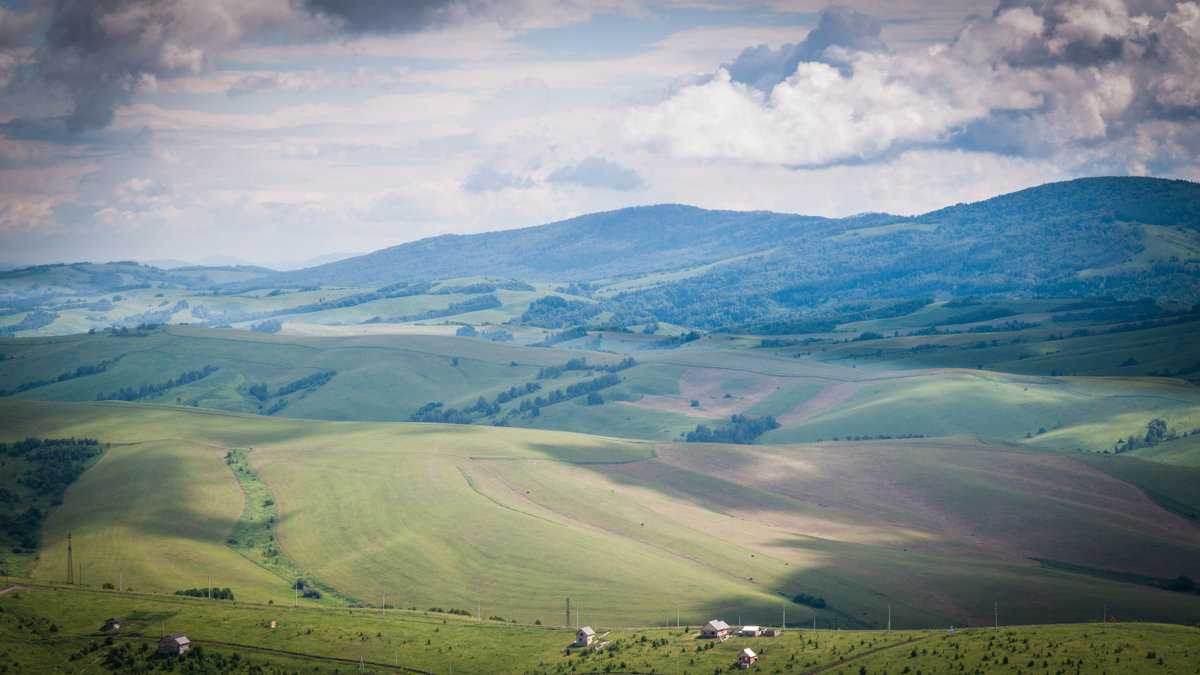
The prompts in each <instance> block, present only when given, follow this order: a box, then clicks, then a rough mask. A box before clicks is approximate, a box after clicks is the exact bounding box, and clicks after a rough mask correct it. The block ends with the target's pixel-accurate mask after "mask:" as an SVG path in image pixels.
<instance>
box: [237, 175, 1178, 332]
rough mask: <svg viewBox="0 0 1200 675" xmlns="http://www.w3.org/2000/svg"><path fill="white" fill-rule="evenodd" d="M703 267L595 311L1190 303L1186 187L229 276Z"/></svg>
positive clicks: (476, 242) (726, 318) (666, 224)
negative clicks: (1044, 298)
mask: <svg viewBox="0 0 1200 675" xmlns="http://www.w3.org/2000/svg"><path fill="white" fill-rule="evenodd" d="M715 263H721V264H716V265H715V267H712V268H711V269H708V270H707V271H704V272H703V273H700V274H696V275H691V276H688V277H687V278H684V279H680V280H677V281H672V282H667V283H661V284H658V285H656V286H654V287H653V288H648V289H640V290H634V291H630V292H627V293H623V294H621V295H620V296H618V297H616V298H610V299H608V300H607V301H606V309H609V310H610V311H613V312H614V314H615V315H616V317H617V318H618V320H619V321H624V322H638V321H642V320H648V319H657V320H665V321H670V322H672V323H680V324H683V325H694V326H697V327H705V328H715V327H721V326H729V325H743V324H750V323H754V322H757V321H764V320H768V319H771V318H772V317H777V316H779V315H794V314H805V313H811V312H814V311H819V310H820V309H821V308H822V307H827V306H830V305H836V304H839V303H847V302H855V301H868V300H870V301H879V300H886V299H906V298H907V299H911V298H916V297H923V296H966V295H998V296H1006V297H1029V296H1034V295H1058V296H1064V297H1073V296H1092V295H1113V296H1115V297H1118V298H1125V299H1130V298H1135V297H1142V296H1148V297H1153V298H1155V299H1158V300H1172V301H1180V302H1200V185H1198V184H1196V183H1191V182H1188V181H1180V180H1166V179H1157V178H1140V177H1103V178H1082V179H1077V180H1072V181H1066V182H1060V183H1050V184H1046V185H1042V186H1038V187H1034V188H1029V189H1026V190H1021V191H1019V192H1014V193H1010V194H1006V195H1001V196H998V197H993V198H991V199H988V200H984V201H981V202H975V203H971V204H957V205H954V206H949V207H946V208H943V209H939V210H936V211H932V212H929V213H926V214H922V215H918V216H911V217H903V216H894V215H888V214H878V213H872V214H863V215H859V216H853V217H849V218H841V219H828V218H819V217H811V216H799V215H792V214H782V213H773V212H765V211H753V212H735V211H708V210H704V209H699V208H696V207H691V206H681V205H675V204H671V205H659V206H643V207H634V208H628V209H621V210H618V211H610V212H605V213H596V214H591V215H586V216H580V217H578V218H572V219H570V220H564V221H560V222H557V223H550V224H547V225H540V226H536V227H529V228H524V229H518V230H505V231H499V232H489V233H484V234H475V235H443V236H440V237H434V238H430V239H423V240H420V241H416V242H411V243H408V244H402V245H399V246H393V247H390V248H387V249H383V250H380V251H376V252H374V253H370V254H367V255H364V256H359V257H356V258H350V259H347V260H341V261H338V262H335V263H330V264H327V265H322V266H319V267H314V268H309V269H305V270H298V271H295V272H288V273H282V274H274V275H269V276H267V277H265V278H263V279H259V280H251V281H245V282H241V284H242V285H244V286H249V285H258V286H261V285H264V284H268V285H275V286H299V285H319V284H337V285H347V286H381V285H385V284H394V283H402V282H403V283H414V282H421V281H431V280H437V279H446V278H454V277H462V276H472V275H492V276H502V277H509V278H514V279H521V280H526V281H560V282H572V281H596V280H610V279H617V278H633V277H639V276H644V275H648V274H654V273H660V272H672V271H680V270H690V269H695V268H698V267H701V266H704V265H714V264H715ZM235 287H236V286H235Z"/></svg>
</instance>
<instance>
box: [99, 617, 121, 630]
mask: <svg viewBox="0 0 1200 675" xmlns="http://www.w3.org/2000/svg"><path fill="white" fill-rule="evenodd" d="M122 621H124V619H122V618H121V617H119V616H114V617H113V618H111V619H107V620H106V621H105V622H104V628H101V629H100V630H117V629H119V628H120V627H121V622H122Z"/></svg>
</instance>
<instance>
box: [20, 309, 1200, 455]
mask: <svg viewBox="0 0 1200 675" xmlns="http://www.w3.org/2000/svg"><path fill="white" fill-rule="evenodd" d="M1031 302H1032V301H1031ZM1173 335H1175V337H1173V338H1172V339H1178V338H1179V335H1178V334H1177V333H1175V334H1173ZM1125 336H1126V334H1125V333H1122V334H1119V335H1118V336H1117V337H1120V338H1121V339H1122V340H1123V339H1125ZM643 337H646V336H643ZM1102 337H1104V338H1106V339H1110V340H1112V339H1115V338H1114V337H1113V336H1102ZM904 339H908V338H890V339H888V340H877V341H870V342H879V343H883V342H894V341H895V340H904ZM1087 339H1091V340H1095V339H1100V338H1087ZM1065 342H1068V340H1063V341H1062V342H1056V343H1041V344H1063V343H1065ZM857 344H862V343H846V344H844V345H841V346H837V347H831V349H849V348H850V346H851V345H857ZM0 348H2V350H3V352H4V354H5V356H6V357H7V358H6V359H5V360H3V361H0V388H3V390H4V391H6V392H7V393H8V394H9V395H12V396H16V397H19V398H30V399H39V400H59V401H92V400H96V399H97V398H98V397H113V396H115V395H122V396H123V395H124V392H125V391H129V392H130V393H131V398H133V399H134V400H138V401H140V402H146V403H159V404H182V405H185V406H198V407H202V408H215V409H221V410H228V411H235V412H247V413H258V414H269V415H271V416H277V417H293V418H306V419H325V420H358V421H408V420H410V419H411V418H412V417H413V415H414V414H417V413H418V412H419V411H420V410H421V409H422V408H423V407H425V406H426V405H428V404H433V403H441V404H442V405H443V407H444V408H443V409H447V410H448V409H455V410H464V409H467V408H472V407H475V406H477V405H478V402H479V400H480V399H481V398H482V399H483V400H484V401H485V402H487V403H489V405H490V404H491V402H493V401H498V397H499V396H500V395H501V394H502V393H505V392H510V391H512V390H513V388H514V387H515V388H519V389H520V388H525V387H527V386H536V387H537V389H536V390H523V391H524V393H519V394H517V395H516V396H513V397H510V398H508V399H507V400H506V401H504V402H499V403H497V404H496V406H495V407H494V408H493V409H491V410H489V411H483V412H476V413H473V414H471V416H470V421H471V422H473V423H475V424H482V425H492V424H503V425H508V426H513V427H528V428H542V429H555V430H561V431H579V432H584V433H594V434H603V435H617V436H624V437H633V438H642V439H646V440H655V441H672V440H679V439H681V438H683V437H684V436H685V435H686V434H687V433H688V432H689V431H692V430H693V429H695V428H696V426H697V425H698V424H706V425H709V426H714V427H721V426H723V425H727V424H728V423H729V419H730V416H732V415H751V416H760V415H772V416H774V417H775V418H776V419H777V420H778V421H779V423H780V424H781V427H780V428H778V429H775V430H774V431H770V432H768V433H767V434H765V435H764V436H762V437H761V438H759V439H758V440H757V442H761V443H795V442H817V441H829V440H833V439H835V438H836V439H838V440H845V439H848V438H855V439H861V438H864V437H866V438H878V437H881V436H882V437H888V436H890V437H893V438H895V437H901V436H924V437H940V436H945V435H954V434H973V435H977V436H984V437H988V438H993V439H1001V440H1004V441H1007V442H1014V443H1023V444H1029V445H1034V446H1037V447H1043V448H1053V449H1076V448H1079V449H1082V450H1085V451H1089V452H1101V453H1102V452H1104V451H1106V450H1107V451H1110V452H1111V451H1113V450H1115V449H1116V444H1117V442H1118V441H1119V440H1124V439H1128V437H1129V436H1131V435H1137V436H1144V435H1145V433H1146V425H1147V424H1148V423H1149V422H1150V421H1151V420H1154V419H1162V420H1164V422H1165V423H1166V424H1167V426H1168V429H1169V430H1170V431H1171V433H1173V434H1175V435H1176V436H1177V437H1178V440H1176V441H1172V445H1171V448H1173V451H1174V452H1176V453H1177V454H1178V453H1188V452H1194V451H1195V449H1197V448H1200V436H1195V437H1194V438H1191V437H1190V436H1192V434H1191V431H1192V430H1194V429H1198V428H1200V394H1198V393H1197V390H1196V388H1195V387H1194V386H1192V385H1190V384H1187V383H1185V382H1183V381H1181V380H1179V379H1175V378H1165V377H1138V378H1133V377H1122V378H1114V377H1104V378H1099V377H1082V376H1062V375H1060V376H1057V377H1052V376H1048V375H1044V374H1019V373H1008V372H998V371H990V370H986V369H984V370H979V369H977V368H946V367H937V368H920V369H912V368H908V367H906V366H908V365H912V364H909V363H907V362H904V361H901V362H899V363H896V362H890V361H879V360H871V359H867V360H863V359H862V358H845V357H838V358H836V359H831V360H828V361H822V360H817V359H819V358H825V357H824V356H822V354H821V353H816V354H810V355H804V354H801V355H802V356H805V357H804V358H793V356H794V355H795V354H797V352H795V351H794V350H795V349H796V348H795V347H789V348H783V349H748V348H746V347H745V346H740V347H739V346H737V343H736V341H732V340H730V339H727V338H723V337H717V336H709V337H704V338H701V339H699V340H696V341H694V342H690V343H687V344H685V345H684V346H682V347H680V348H679V349H677V350H650V351H643V352H635V353H634V356H633V358H635V359H636V364H635V365H634V366H633V367H629V368H625V369H623V370H621V371H620V372H619V373H617V379H618V382H617V383H616V384H615V385H612V386H609V387H606V388H604V389H603V390H602V391H600V395H601V400H600V401H596V402H595V403H596V404H594V405H589V404H588V403H587V402H586V401H585V399H584V397H582V396H578V395H577V396H575V397H574V398H570V399H567V400H563V401H556V400H545V401H543V402H542V403H541V404H540V410H538V411H537V412H538V414H536V415H535V414H534V413H533V411H532V410H531V409H530V408H529V407H528V406H529V404H531V403H533V402H534V399H536V398H537V397H539V396H541V397H543V398H546V397H549V395H550V394H551V393H552V392H553V391H554V390H559V389H565V388H566V387H568V386H571V385H573V384H579V383H583V382H585V380H588V379H590V378H594V377H595V376H596V373H595V372H593V371H592V370H590V369H589V370H569V371H565V372H560V373H557V374H554V375H549V376H541V375H540V372H541V371H542V370H543V369H544V368H546V367H547V366H561V365H563V364H565V363H567V362H568V361H570V360H571V359H578V358H584V359H587V363H588V365H589V367H592V368H594V367H597V366H605V365H611V364H614V363H617V361H618V360H619V359H620V358H621V356H618V355H614V354H609V353H604V352H596V351H586V350H585V351H581V350H579V349H560V348H544V347H543V348H531V347H522V346H519V345H515V344H511V343H499V342H494V341H490V340H486V339H481V338H469V337H455V336H453V335H447V334H442V335H433V334H412V333H404V334H371V333H364V332H361V331H359V332H358V334H343V335H323V336H315V335H314V336H303V335H284V334H277V335H262V334H256V333H246V332H238V331H227V330H216V329H210V328H200V327H190V326H168V327H159V328H155V329H152V330H147V331H132V332H130V334H129V336H128V337H118V336H114V335H112V334H110V333H99V334H96V335H75V336H62V337H54V338H17V339H9V340H4V341H2V342H0ZM855 348H856V349H857V347H855ZM1034 360H1035V359H1029V360H1027V361H1021V360H1018V361H1015V362H1012V363H1009V364H1008V365H1003V364H1002V365H1003V367H1004V368H1005V369H1010V370H1011V369H1012V368H1010V366H1013V367H1018V366H1020V364H1024V363H1028V362H1032V361H1034ZM1014 364H1016V365H1015V366H1014ZM204 369H209V370H210V371H211V372H210V373H209V374H203V371H204ZM189 373H191V374H197V375H202V376H201V377H198V378H196V379H193V380H189V381H187V382H179V383H176V382H175V378H182V377H183V376H184V375H187V374H189ZM305 378H309V379H305ZM168 384H170V385H172V386H169V387H166V386H165V385H168ZM139 387H140V388H142V389H145V388H146V387H150V388H151V389H150V390H149V391H147V392H145V393H139V392H138V389H139ZM480 410H482V409H480ZM1184 434H1187V435H1188V436H1189V438H1184V437H1183V436H1184ZM1163 450H1164V451H1165V450H1166V447H1164V448H1163Z"/></svg>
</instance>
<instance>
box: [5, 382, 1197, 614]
mask: <svg viewBox="0 0 1200 675" xmlns="http://www.w3.org/2000/svg"><path fill="white" fill-rule="evenodd" d="M0 428H2V429H4V430H5V431H4V433H5V434H8V435H11V436H13V437H17V438H21V437H24V436H28V435H37V436H45V435H65V436H71V435H75V436H87V437H95V438H99V439H100V440H102V441H108V442H111V443H113V447H112V449H111V450H110V451H109V452H108V453H107V454H106V455H105V457H104V459H103V460H102V461H101V462H99V463H98V464H96V466H95V467H93V468H92V469H91V470H89V471H88V472H87V473H85V474H84V476H83V477H82V478H81V479H80V480H79V481H78V482H77V483H76V484H75V485H74V486H73V487H72V488H71V489H70V490H69V491H68V493H67V495H66V497H65V499H64V503H63V506H62V507H60V508H59V509H58V510H57V511H55V512H54V514H53V515H52V516H51V518H50V520H49V521H48V524H47V527H46V530H45V532H44V534H43V539H42V547H41V559H40V561H39V564H38V567H37V569H36V571H35V577H36V578H37V579H38V580H39V581H61V580H62V579H63V578H64V570H65V539H66V534H67V533H68V532H71V533H73V534H74V542H75V549H74V557H75V561H76V563H80V562H82V563H83V569H82V571H81V573H80V574H79V576H80V577H82V579H83V580H84V582H85V583H88V584H92V585H96V584H99V583H102V582H105V581H108V582H113V583H115V582H117V581H118V576H123V579H124V583H125V585H126V586H132V587H134V588H135V589H137V590H138V591H149V592H154V593H160V594H164V593H165V594H169V593H172V592H174V591H175V590H179V589H184V588H199V587H205V586H206V585H207V583H208V575H209V574H210V573H211V575H212V583H213V585H214V586H217V587H230V588H232V589H233V590H234V592H235V594H236V596H237V598H238V599H239V601H241V600H250V601H254V602H267V601H273V602H275V603H276V604H290V603H291V602H293V600H294V592H293V591H292V589H291V588H290V584H291V581H292V580H293V579H292V578H291V577H292V574H293V573H296V574H302V575H303V576H304V578H305V579H308V580H310V581H312V582H315V583H320V584H325V586H326V587H328V588H332V589H335V590H336V591H337V592H339V593H341V594H343V595H344V596H346V598H358V599H360V600H361V601H362V602H364V603H366V604H376V603H378V602H379V599H380V598H382V596H383V594H384V593H386V594H387V598H388V599H389V603H391V604H396V605H398V606H412V605H415V606H417V607H431V606H440V607H445V608H451V607H458V608H466V609H471V608H473V607H476V606H481V607H482V610H483V613H484V616H491V615H500V616H503V617H505V618H506V619H508V620H511V619H517V620H518V621H520V622H523V623H533V622H534V621H535V620H541V621H542V622H543V623H549V622H551V621H554V620H555V617H557V616H559V615H560V613H561V607H562V605H563V601H564V598H566V597H570V598H571V599H572V604H573V606H576V607H582V608H583V610H582V611H583V616H584V617H586V618H585V621H587V622H589V623H595V624H601V625H609V626H628V625H647V624H649V625H654V624H658V623H661V622H663V621H665V620H666V618H667V616H666V615H668V614H671V615H673V614H674V613H675V611H674V610H675V609H676V608H678V611H679V612H680V614H681V615H682V619H683V620H684V621H686V622H688V623H692V624H696V623H698V622H701V621H703V620H705V619H706V617H707V618H711V616H712V615H730V614H732V615H735V616H736V615H741V616H742V617H743V618H745V620H746V622H747V623H759V624H769V623H772V622H774V621H775V618H774V617H776V616H777V615H779V613H780V611H781V609H782V608H783V607H784V606H785V605H787V609H788V616H789V617H793V619H794V620H795V621H807V620H811V619H812V618H813V616H814V615H819V616H820V618H821V620H822V621H828V622H830V623H831V624H832V623H833V622H835V621H836V622H838V623H839V625H841V626H842V627H869V626H875V627H879V626H881V623H880V622H881V621H883V617H885V615H886V612H887V607H888V605H889V604H891V605H892V606H893V611H894V617H895V625H896V626H898V627H899V626H909V627H911V626H914V625H916V626H922V625H929V624H931V623H932V624H935V625H936V624H940V623H950V622H953V623H966V622H967V621H969V619H970V617H971V616H972V615H975V616H976V622H977V621H978V618H977V617H978V614H979V612H981V611H982V610H980V609H979V608H980V607H983V606H990V605H991V603H992V601H994V600H996V599H1000V600H1001V602H1002V604H1005V605H1006V609H1005V611H1006V613H1007V616H1008V620H1009V621H1013V622H1018V621H1019V622H1036V621H1039V620H1046V619H1048V618H1053V619H1054V620H1063V621H1065V620H1084V619H1087V618H1089V617H1090V616H1091V612H1092V607H1091V604H1092V599H1094V598H1105V599H1106V600H1107V602H1108V604H1109V606H1110V607H1111V608H1113V610H1114V611H1120V612H1122V613H1123V614H1125V615H1127V616H1130V617H1140V618H1144V619H1151V620H1170V621H1185V620H1187V617H1190V616H1194V613H1195V611H1196V610H1197V608H1198V607H1200V598H1197V597H1195V596H1189V595H1187V594H1180V593H1169V592H1167V591H1162V590H1158V589H1152V588H1147V587H1143V586H1135V585H1130V584H1124V583H1120V582H1117V581H1113V580H1111V579H1102V578H1097V577H1096V576H1094V575H1088V574H1081V573H1071V572H1064V571H1062V570H1046V569H1040V568H1038V567H1037V566H1035V565H1033V564H1032V563H1031V562H1029V560H1028V558H1032V557H1037V558H1045V559H1051V560H1060V561H1063V562H1066V563H1069V564H1075V565H1084V566H1090V567H1097V566H1098V565H1096V564H1095V563H1094V562H1093V561H1096V560H1103V561H1105V562H1104V564H1103V567H1104V568H1105V569H1111V570H1114V571H1120V572H1128V573H1132V574H1142V575H1145V576H1153V577H1157V578H1174V577H1175V576H1178V575H1179V574H1187V575H1188V576H1191V577H1193V578H1196V577H1198V576H1200V572H1197V570H1198V569H1200V540H1198V539H1197V535H1196V533H1195V532H1194V531H1193V530H1192V529H1190V528H1192V527H1193V526H1192V525H1191V524H1190V523H1187V522H1186V521H1183V520H1181V519H1174V518H1173V517H1172V516H1169V515H1167V514H1166V513H1165V512H1164V511H1163V510H1162V509H1161V508H1159V507H1158V506H1156V505H1155V504H1154V503H1152V502H1150V501H1149V500H1147V499H1146V498H1145V496H1144V494H1143V492H1142V491H1140V490H1139V488H1138V487H1135V486H1134V485H1132V484H1130V483H1129V482H1126V481H1125V480H1122V479H1120V478H1118V477H1113V476H1110V475H1106V474H1105V473H1101V472H1099V471H1096V470H1095V469H1093V468H1091V467H1090V466H1088V465H1086V464H1085V463H1081V462H1080V461H1077V460H1076V459H1075V458H1074V457H1073V456H1065V455H1055V454H1048V453H1043V452H1030V451H1024V450H1018V449H1012V448H1002V447H994V446H986V445H982V444H979V443H976V442H966V441H961V442H958V443H955V442H948V441H937V442H934V441H928V440H923V441H906V442H897V441H892V442H887V443H879V442H875V443H824V444H817V445H810V446H791V447H781V446H721V445H696V444H679V445H664V444H658V445H657V446H652V445H651V444H648V443H644V442H637V441H619V440H614V439H611V438H605V437H599V436H583V435H579V434H569V433H562V432H551V431H539V430H529V429H503V428H489V427H477V426H445V425H432V424H404V425H396V424H371V423H337V422H317V421H308V420H286V419H272V418H264V417H258V416H246V415H236V414H231V413H222V412H217V411H209V410H203V409H189V408H177V407H173V406H172V407H164V406H145V405H133V404H117V403H90V404H61V403H46V402H34V401H19V400H15V399H0ZM47 430H54V434H47V433H46V432H47ZM243 448H253V450H252V451H249V452H248V453H247V455H246V462H247V464H248V467H249V469H250V470H252V471H253V472H254V473H256V474H257V475H258V476H259V477H261V480H262V484H263V485H264V486H265V487H266V489H267V490H269V493H270V496H269V497H264V496H263V495H262V494H261V490H260V488H258V487H254V488H253V489H251V487H250V486H251V485H252V484H253V479H252V478H249V475H248V474H246V473H245V472H241V473H237V472H234V471H231V470H230V467H229V465H227V463H226V456H227V454H228V453H229V451H230V450H231V449H243ZM233 456H234V457H238V456H240V453H234V455H233ZM235 463H240V460H238V459H235ZM235 474H237V475H241V477H243V478H249V481H248V482H246V483H245V484H244V486H242V487H239V483H238V480H237V479H236V478H235ZM1131 480H1132V479H1131ZM1139 480H1141V479H1139ZM1146 480H1151V481H1153V480H1154V477H1153V476H1151V477H1149V478H1147V479H1146ZM1163 485H1166V484H1165V483H1164V484H1163ZM1163 489H1164V492H1166V493H1168V494H1171V495H1174V498H1175V499H1177V500H1179V501H1184V500H1185V498H1187V499H1190V497H1187V495H1186V494H1185V493H1183V492H1182V491H1181V490H1182V487H1180V488H1179V489H1174V488H1172V489H1170V490H1168V488H1167V487H1164V488H1163ZM1172 490H1173V491H1172ZM243 495H246V500H247V501H248V502H249V504H250V505H251V506H253V507H255V508H257V507H259V506H262V505H263V504H264V503H265V502H266V501H267V500H268V499H269V500H271V501H273V502H274V504H273V506H274V508H275V509H276V512H275V514H274V515H275V523H274V530H273V532H267V531H265V530H264V529H261V527H260V530H259V531H258V532H257V534H256V535H255V536H256V537H258V538H260V539H261V538H263V537H268V538H269V537H270V536H274V538H275V543H276V545H277V546H278V548H279V550H280V551H281V553H283V554H285V555H286V556H287V557H289V558H290V559H291V560H292V561H294V563H295V565H296V569H297V570H298V572H293V571H291V570H289V571H287V572H285V573H284V575H285V576H284V578H281V577H280V576H279V575H278V574H276V573H273V572H271V571H269V570H268V569H264V568H263V567H261V566H259V565H255V564H252V562H251V561H250V560H248V559H247V558H245V557H242V556H241V555H238V553H237V552H236V551H234V550H233V549H231V548H230V547H229V546H228V545H226V541H227V540H228V539H230V538H231V537H233V538H235V539H238V541H239V545H240V544H241V543H242V538H240V537H236V536H233V535H232V533H233V532H234V531H235V528H237V527H238V525H237V524H238V522H239V518H243V517H246V516H244V504H245V502H244V501H243ZM245 513H246V514H252V513H253V511H252V510H245ZM266 513H267V512H266V511H260V512H259V513H258V515H257V518H256V519H255V520H261V519H262V518H263V517H264V516H265V517H266V518H267V519H268V520H269V517H270V516H269V515H266ZM238 531H239V532H241V530H238ZM247 541H250V539H247ZM268 541H269V539H268ZM260 543H261V542H260ZM254 548H255V549H256V550H261V548H262V546H261V545H257V544H256V545H254ZM251 559H253V556H251ZM801 592H804V593H810V594H812V595H820V596H823V597H825V598H826V599H827V600H828V602H829V607H828V608H826V609H824V610H821V611H819V612H815V611H814V610H812V609H811V608H808V607H804V606H799V605H791V604H788V603H787V599H789V598H791V597H792V596H794V595H795V594H797V593H801ZM1031 595H1032V597H1034V598H1036V599H1037V600H1036V602H1028V603H1025V602H1022V603H1018V602H1017V599H1019V598H1025V597H1030V596H1031ZM300 601H301V603H302V604H310V605H312V604H325V605H330V604H336V600H335V599H333V598H332V597H326V598H322V599H320V600H313V599H307V600H306V599H304V598H301V600H300Z"/></svg>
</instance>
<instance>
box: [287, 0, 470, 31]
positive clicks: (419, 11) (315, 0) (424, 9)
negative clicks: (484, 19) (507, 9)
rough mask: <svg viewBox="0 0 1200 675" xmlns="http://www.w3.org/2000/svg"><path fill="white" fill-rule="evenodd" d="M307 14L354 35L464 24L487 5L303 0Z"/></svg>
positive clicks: (455, 0)
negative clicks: (461, 22)
mask: <svg viewBox="0 0 1200 675" xmlns="http://www.w3.org/2000/svg"><path fill="white" fill-rule="evenodd" d="M300 4H301V5H302V6H303V7H304V9H306V10H307V11H309V12H311V13H312V14H314V15H316V16H321V17H325V18H328V19H330V20H332V21H333V22H334V23H335V24H336V25H337V26H338V27H340V28H342V29H344V30H347V31H349V32H352V33H396V32H412V31H418V30H424V29H427V28H436V27H440V26H445V25H447V24H451V23H457V22H459V21H461V20H462V19H463V18H464V17H465V16H468V15H469V14H470V13H471V12H472V11H473V10H474V11H478V10H479V9H480V8H481V7H482V5H483V3H481V2H477V1H475V0H401V1H397V0H352V1H351V2H346V1H345V0H300Z"/></svg>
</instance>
